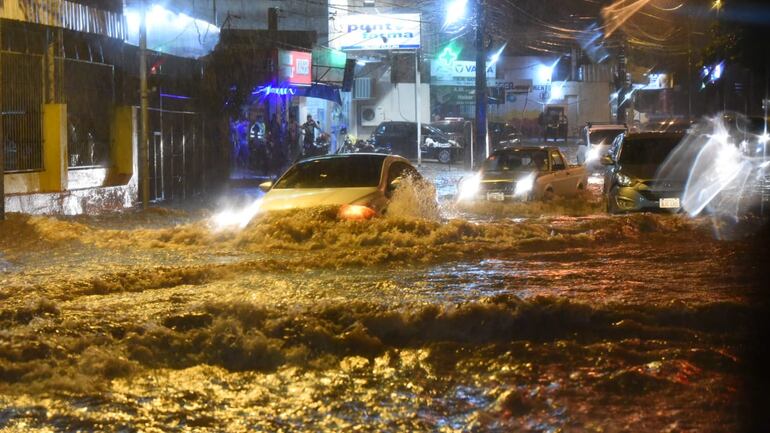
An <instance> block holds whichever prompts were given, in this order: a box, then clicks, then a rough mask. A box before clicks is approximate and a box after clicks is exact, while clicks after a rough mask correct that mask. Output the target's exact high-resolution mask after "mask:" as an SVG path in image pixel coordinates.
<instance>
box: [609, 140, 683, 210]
mask: <svg viewBox="0 0 770 433" xmlns="http://www.w3.org/2000/svg"><path fill="white" fill-rule="evenodd" d="M682 138H684V134H679V133H660V132H641V133H634V134H625V133H624V134H621V135H619V136H618V137H616V138H615V142H614V143H613V146H612V148H611V149H610V152H609V154H608V155H606V156H604V157H603V158H602V164H604V165H606V166H608V170H607V171H606V173H605V176H604V194H605V197H606V198H607V211H608V212H609V213H620V212H629V211H653V210H658V211H669V212H677V211H679V210H680V209H681V199H682V194H683V193H684V187H685V183H686V181H687V179H686V178H685V177H683V175H682V174H681V173H680V174H677V177H674V178H664V179H661V178H658V177H657V172H658V169H659V168H660V167H661V165H662V164H663V163H664V162H665V161H666V158H668V156H669V154H671V152H672V151H673V150H674V149H675V148H676V146H677V145H678V144H679V142H680V141H682Z"/></svg>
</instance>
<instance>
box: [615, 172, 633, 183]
mask: <svg viewBox="0 0 770 433" xmlns="http://www.w3.org/2000/svg"><path fill="white" fill-rule="evenodd" d="M615 180H617V181H618V185H620V186H631V185H633V184H634V183H636V182H635V181H634V179H632V178H631V177H629V176H626V175H625V174H623V173H615Z"/></svg>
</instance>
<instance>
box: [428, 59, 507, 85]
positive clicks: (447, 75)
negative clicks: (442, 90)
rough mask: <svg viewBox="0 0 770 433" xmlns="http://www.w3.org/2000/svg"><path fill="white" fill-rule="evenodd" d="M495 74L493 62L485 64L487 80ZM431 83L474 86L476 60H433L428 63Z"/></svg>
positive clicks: (493, 77) (495, 69)
mask: <svg viewBox="0 0 770 433" xmlns="http://www.w3.org/2000/svg"><path fill="white" fill-rule="evenodd" d="M496 74H497V66H496V65H495V64H487V80H494V79H495V75H496ZM430 79H431V84H436V85H439V86H474V85H475V84H476V62H474V61H470V60H452V61H449V62H445V61H441V60H434V61H432V62H431V64H430Z"/></svg>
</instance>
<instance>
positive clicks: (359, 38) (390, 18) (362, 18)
mask: <svg viewBox="0 0 770 433" xmlns="http://www.w3.org/2000/svg"><path fill="white" fill-rule="evenodd" d="M329 45H331V46H332V48H335V49H338V50H343V51H353V50H415V49H418V48H420V14H379V15H338V16H336V17H335V18H334V20H333V21H331V22H330V23H329Z"/></svg>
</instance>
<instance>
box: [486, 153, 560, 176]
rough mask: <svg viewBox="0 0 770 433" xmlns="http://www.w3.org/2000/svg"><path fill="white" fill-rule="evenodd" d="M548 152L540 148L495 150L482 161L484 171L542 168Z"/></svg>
mask: <svg viewBox="0 0 770 433" xmlns="http://www.w3.org/2000/svg"><path fill="white" fill-rule="evenodd" d="M547 160H548V153H547V152H546V151H545V150H540V149H531V150H530V149H526V150H510V151H506V152H497V153H494V154H493V155H491V156H490V157H489V158H487V160H486V161H484V170H486V171H510V170H527V169H531V170H543V169H545V168H546V161H547Z"/></svg>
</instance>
